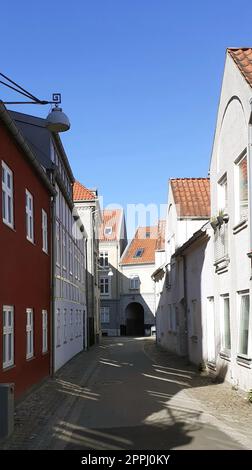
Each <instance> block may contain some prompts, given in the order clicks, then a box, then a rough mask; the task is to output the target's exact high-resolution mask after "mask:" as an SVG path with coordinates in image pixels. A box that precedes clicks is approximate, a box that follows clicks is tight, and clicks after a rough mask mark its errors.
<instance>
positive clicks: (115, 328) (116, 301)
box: [99, 209, 127, 336]
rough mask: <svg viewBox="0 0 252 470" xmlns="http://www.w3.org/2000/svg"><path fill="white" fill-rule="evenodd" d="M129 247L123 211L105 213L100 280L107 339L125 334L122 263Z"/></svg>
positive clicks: (102, 313)
mask: <svg viewBox="0 0 252 470" xmlns="http://www.w3.org/2000/svg"><path fill="white" fill-rule="evenodd" d="M126 245H127V233H126V227H125V221H124V214H123V210H121V209H115V210H104V211H103V212H102V224H101V227H100V236H99V253H100V254H99V281H100V296H101V297H100V298H101V330H102V334H103V335H107V336H119V335H120V333H121V320H120V284H121V273H120V265H119V263H120V258H121V256H122V253H123V251H124V249H125V247H126ZM111 274H112V275H111Z"/></svg>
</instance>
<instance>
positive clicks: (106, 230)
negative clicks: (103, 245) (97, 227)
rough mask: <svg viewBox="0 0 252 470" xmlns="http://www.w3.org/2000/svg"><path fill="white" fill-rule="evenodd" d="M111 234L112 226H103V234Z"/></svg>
mask: <svg viewBox="0 0 252 470" xmlns="http://www.w3.org/2000/svg"><path fill="white" fill-rule="evenodd" d="M111 234H112V227H105V229H104V235H111Z"/></svg>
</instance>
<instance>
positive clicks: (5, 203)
mask: <svg viewBox="0 0 252 470" xmlns="http://www.w3.org/2000/svg"><path fill="white" fill-rule="evenodd" d="M2 218H3V222H4V223H5V224H6V225H8V226H9V227H12V228H13V227H14V212H13V173H12V171H11V169H10V168H9V167H8V166H7V165H6V163H4V162H3V161H2Z"/></svg>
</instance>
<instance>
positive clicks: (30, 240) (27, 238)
mask: <svg viewBox="0 0 252 470" xmlns="http://www.w3.org/2000/svg"><path fill="white" fill-rule="evenodd" d="M26 240H27V241H28V242H29V243H31V244H32V245H34V246H35V242H34V240H32V239H31V238H29V237H27V236H26Z"/></svg>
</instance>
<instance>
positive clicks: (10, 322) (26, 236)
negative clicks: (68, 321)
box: [0, 104, 55, 396]
mask: <svg viewBox="0 0 252 470" xmlns="http://www.w3.org/2000/svg"><path fill="white" fill-rule="evenodd" d="M0 169H1V186H2V187H1V192H0V207H1V212H0V214H1V215H0V260H1V267H2V269H1V274H0V277H1V279H0V312H1V315H0V331H1V335H0V382H4V383H12V382H13V383H14V384H15V396H19V395H20V394H22V393H23V392H24V391H25V390H26V389H28V388H29V387H30V386H31V385H34V384H36V383H37V382H39V381H40V380H41V379H42V378H44V377H46V376H48V375H49V373H50V370H51V367H50V359H51V344H50V334H51V318H52V316H51V313H52V309H51V301H50V293H51V254H52V250H51V223H50V220H51V199H52V198H53V197H54V196H55V191H54V188H53V186H52V184H51V183H50V181H49V179H48V178H47V176H46V174H45V173H44V171H43V170H42V168H41V166H40V164H39V163H38V162H37V161H36V158H35V155H34V153H33V151H32V149H31V147H30V146H29V145H27V142H26V141H25V139H24V136H23V134H22V133H21V132H20V131H19V130H18V128H17V126H16V124H15V122H14V121H13V119H12V117H11V115H10V113H9V112H8V111H7V110H6V109H5V107H4V105H3V104H0Z"/></svg>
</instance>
